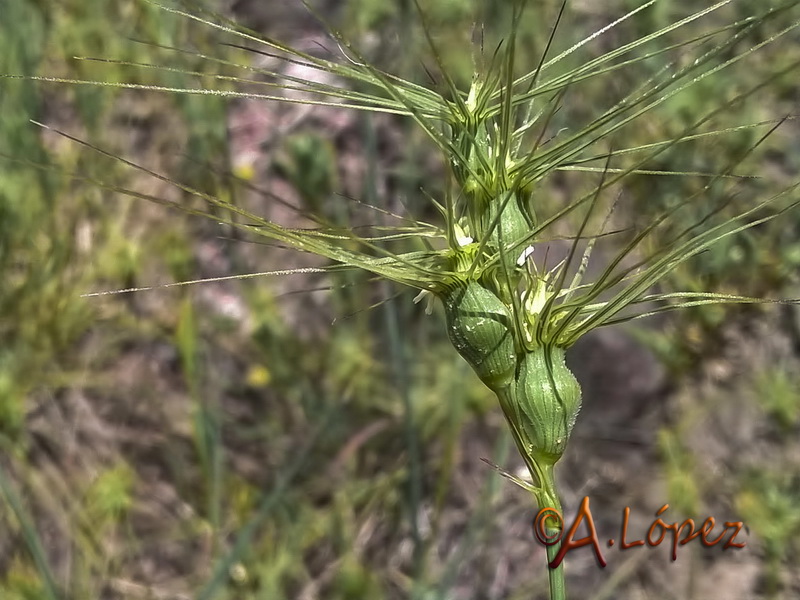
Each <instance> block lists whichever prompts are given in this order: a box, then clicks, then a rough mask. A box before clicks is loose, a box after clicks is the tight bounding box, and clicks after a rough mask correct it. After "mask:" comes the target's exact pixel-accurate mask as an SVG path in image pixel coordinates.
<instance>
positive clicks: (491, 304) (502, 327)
mask: <svg viewBox="0 0 800 600" xmlns="http://www.w3.org/2000/svg"><path fill="white" fill-rule="evenodd" d="M443 301H444V309H445V317H446V324H447V335H448V336H449V337H450V341H451V342H452V344H453V347H454V348H455V349H456V350H457V351H458V353H459V354H460V355H461V356H462V357H463V358H464V360H466V361H467V362H468V363H469V365H470V366H471V367H472V368H473V369H474V370H475V373H477V374H478V377H480V379H481V381H483V383H485V384H486V385H487V386H488V387H489V388H490V389H492V390H497V389H500V388H503V387H506V386H508V385H510V384H512V383H513V382H514V374H515V371H516V367H517V354H516V351H515V348H514V335H513V329H514V321H513V318H512V316H511V313H510V311H509V310H508V308H507V307H506V305H505V304H503V302H502V301H501V300H500V299H499V298H498V297H497V296H495V295H494V294H493V293H492V292H491V291H489V290H487V289H486V288H484V287H483V286H482V285H481V284H480V283H478V282H477V281H469V282H467V283H466V284H465V285H461V286H458V287H457V288H455V289H454V290H452V291H450V292H448V293H447V295H445V297H444V298H443Z"/></svg>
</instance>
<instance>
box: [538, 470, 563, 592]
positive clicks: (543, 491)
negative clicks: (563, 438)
mask: <svg viewBox="0 0 800 600" xmlns="http://www.w3.org/2000/svg"><path fill="white" fill-rule="evenodd" d="M529 466H530V465H529ZM533 466H534V469H535V473H533V475H535V476H536V477H537V478H538V480H539V490H538V491H537V492H536V493H535V496H536V502H537V503H538V504H539V509H540V510H541V509H543V508H552V509H554V510H556V511H558V514H559V515H562V519H561V520H560V521H559V523H558V524H557V526H555V527H547V529H546V534H547V537H548V538H549V537H551V536H554V537H555V536H557V535H558V534H559V533H560V532H561V529H562V528H563V525H564V521H563V512H562V510H561V502H560V501H559V499H558V493H557V491H556V482H555V477H554V476H553V465H544V466H542V465H539V464H537V463H535V462H533ZM546 522H547V523H552V519H548V520H547V521H546ZM560 548H561V542H560V541H559V542H558V543H556V544H553V545H552V546H547V575H548V579H549V581H550V600H566V598H567V587H566V583H565V581H564V562H563V561H562V562H561V563H560V564H559V565H558V566H557V567H556V568H554V569H551V568H550V563H551V562H552V561H553V559H554V558H555V557H556V555H557V554H558V551H559V550H560Z"/></svg>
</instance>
